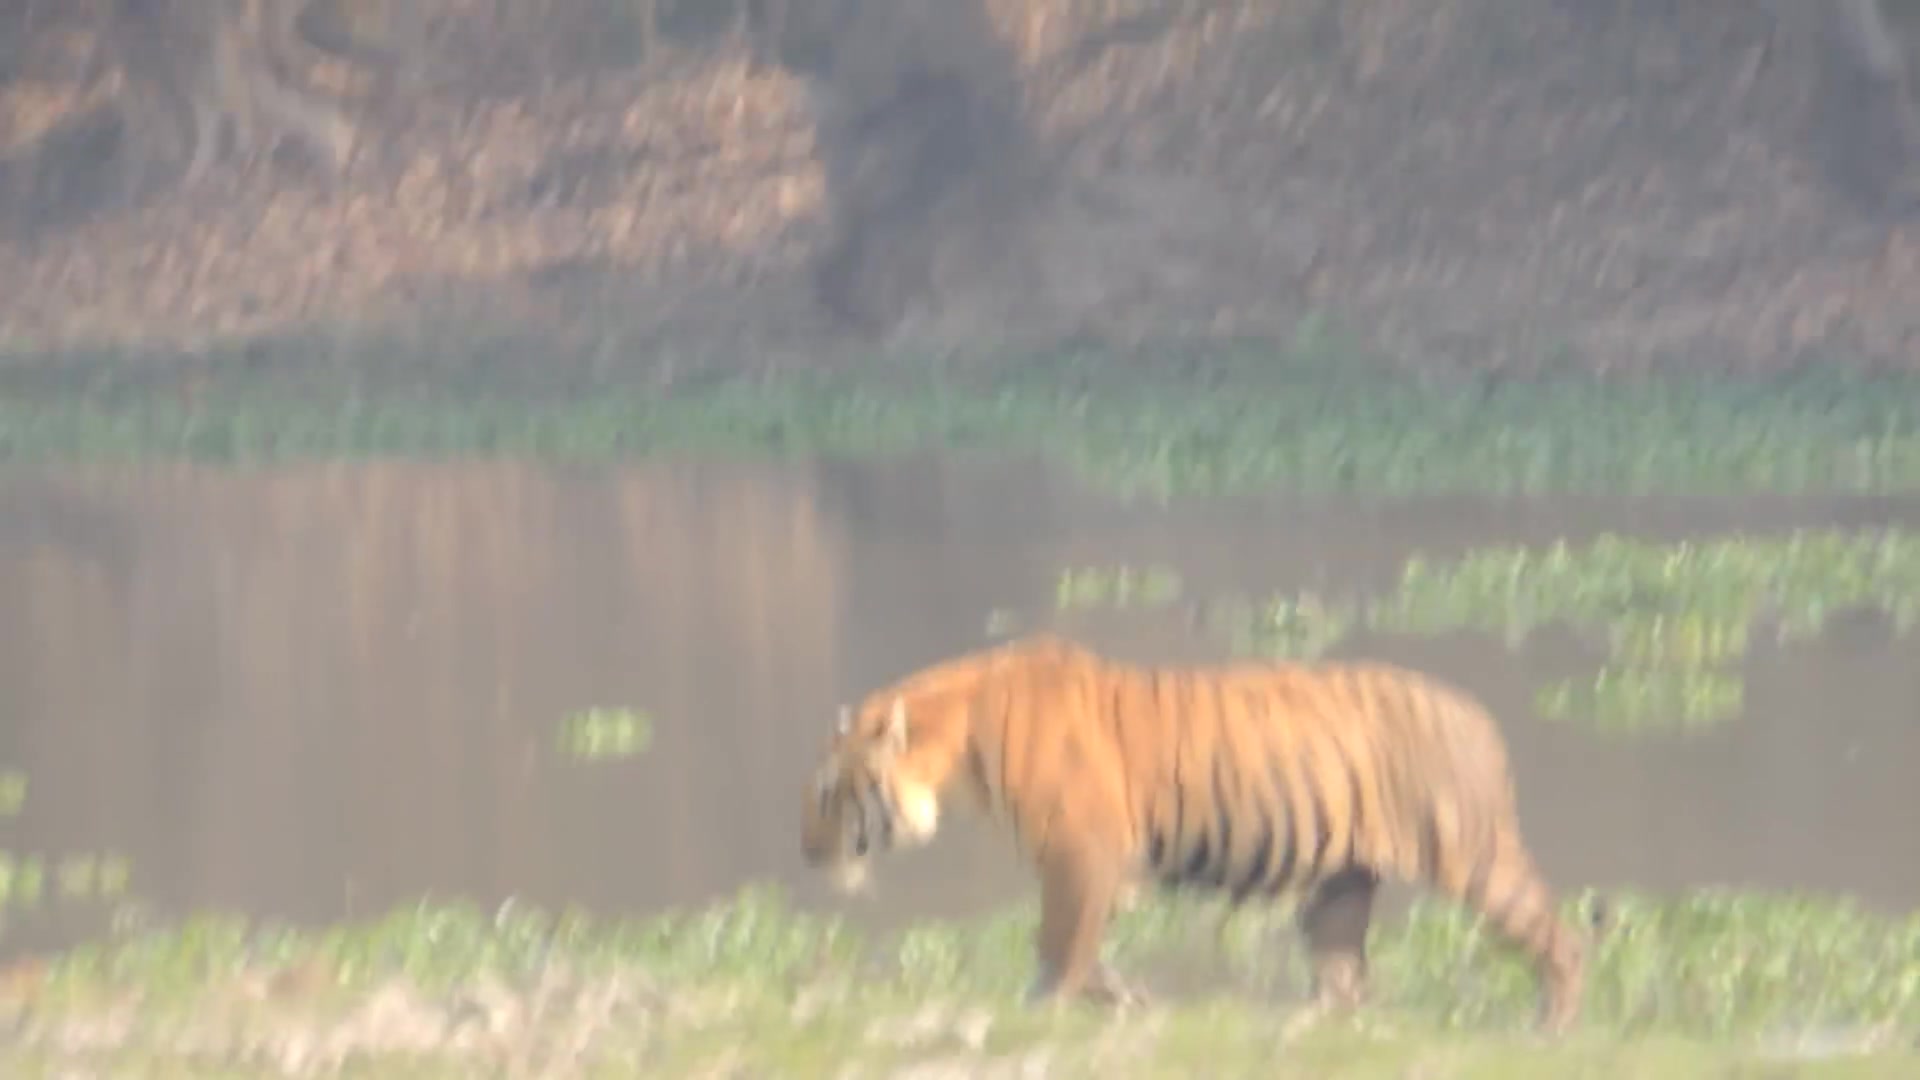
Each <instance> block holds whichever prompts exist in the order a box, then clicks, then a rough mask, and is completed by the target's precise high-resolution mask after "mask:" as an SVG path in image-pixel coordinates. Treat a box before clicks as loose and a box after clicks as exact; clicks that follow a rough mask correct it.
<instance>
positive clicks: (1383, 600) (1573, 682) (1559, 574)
mask: <svg viewBox="0 0 1920 1080" xmlns="http://www.w3.org/2000/svg"><path fill="white" fill-rule="evenodd" d="M1205 607H1206V608H1207V610H1208V612H1209V623H1210V630H1211V631H1212V632H1214V633H1218V634H1220V635H1222V636H1224V637H1226V638H1227V640H1228V641H1229V642H1230V643H1231V645H1232V647H1233V649H1234V651H1236V652H1237V653H1240V654H1242V655H1257V656H1272V657H1292V658H1302V659H1310V658H1314V657H1319V656H1321V655H1323V654H1325V653H1326V652H1327V651H1328V650H1329V649H1332V648H1333V647H1334V646H1336V645H1338V644H1339V643H1341V642H1342V641H1344V640H1346V638H1347V637H1348V636H1349V635H1351V634H1353V633H1355V632H1358V631H1375V632H1393V633H1410V634H1443V633H1449V632H1453V631H1459V630H1471V631H1482V632H1487V633H1492V634H1498V635H1500V636H1501V637H1502V638H1504V639H1505V641H1506V642H1507V643H1508V645H1509V646H1511V647H1518V646H1519V644H1520V643H1521V642H1523V641H1525V640H1526V638H1527V636H1528V635H1529V634H1531V633H1532V632H1533V631H1535V630H1537V629H1539V628H1541V627H1543V626H1546V625H1548V624H1550V623H1560V624H1565V625H1569V626H1571V627H1573V628H1574V629H1575V630H1576V631H1578V632H1581V633H1584V634H1589V635H1592V636H1593V637H1595V638H1599V639H1604V640H1605V642H1606V644H1607V653H1608V656H1607V660H1606V662H1605V664H1604V665H1602V666H1601V667H1600V668H1599V670H1598V671H1596V672H1595V673H1594V674H1593V675H1592V676H1591V677H1588V678H1582V679H1569V680H1564V681H1560V682H1556V683H1554V684H1552V685H1549V686H1547V687H1546V688H1544V689H1543V690H1542V691H1541V692H1540V694H1539V697H1538V699H1537V704H1538V706H1539V708H1540V710H1541V712H1542V713H1544V714H1545V715H1547V716H1549V717H1554V718H1559V719H1577V720H1581V721H1584V722H1586V723H1589V724H1592V725H1595V726H1597V727H1599V728H1601V729H1606V730H1625V729H1634V728H1640V727H1644V726H1648V725H1663V726H1667V727H1678V728H1697V727H1703V726H1707V725H1711V724H1714V723H1717V722H1719V721H1722V720H1725V719H1728V718H1730V717H1733V716H1737V715H1738V714H1739V712H1740V709H1741V707H1742V704H1743V685H1742V680H1741V675H1740V672H1739V671H1738V665H1739V664H1740V663H1741V662H1742V661H1743V660H1744V659H1745V657H1746V655H1747V647H1748V643H1749V639H1750V637H1751V635H1752V634H1753V632H1754V630H1755V628H1756V627H1757V626H1758V625H1760V624H1761V623H1762V621H1763V620H1764V621H1765V622H1768V623H1770V624H1771V625H1772V626H1773V628H1774V631H1775V634H1776V636H1777V637H1778V639H1779V640H1781V641H1795V640H1803V639H1807V638H1811V637H1813V636H1815V635H1817V634H1819V633H1820V632H1821V630H1822V629H1823V628H1824V627H1825V625H1826V623H1827V620H1828V619H1829V617H1831V616H1832V615H1833V614H1835V613H1837V612H1841V611H1857V610H1862V609H1865V610H1872V611H1878V612H1881V613H1883V614H1884V615H1885V616H1887V617H1888V618H1889V619H1890V620H1891V622H1892V625H1893V628H1894V630H1895V631H1896V632H1897V633H1905V632H1906V631H1908V630H1910V629H1911V628H1912V627H1913V625H1914V624H1915V623H1916V622H1917V621H1920V542H1917V541H1916V540H1915V539H1914V538H1913V537H1910V536H1908V535H1906V534H1903V533H1898V532H1893V533H1879V532H1866V533H1846V532H1803V533H1798V534H1795V535H1793V536H1790V537H1786V538H1766V537H1751V538H1749V537H1732V538H1726V539H1717V540H1710V541H1682V542H1679V543H1659V542H1652V541H1640V540H1631V539H1623V538H1619V537H1612V536H1606V537H1601V538H1600V539H1598V540H1596V541H1595V542H1594V543H1592V544H1591V545H1589V546H1586V547H1584V548H1573V547H1570V546H1568V545H1567V544H1565V543H1559V544H1554V545H1552V546H1550V547H1547V548H1543V549H1529V548H1521V547H1491V548H1481V549H1478V550H1475V551H1471V552H1468V553H1467V554H1466V555H1465V556H1463V557H1461V558H1460V559H1458V560H1454V561H1450V562H1433V561H1429V560H1427V559H1425V558H1420V557H1415V558H1412V559H1409V560H1407V562H1406V564H1405V566H1404V567H1403V568H1402V571H1401V576H1400V580H1399V582H1398V583H1397V584H1396V585H1395V587H1394V588H1393V589H1392V590H1391V591H1390V592H1388V593H1387V594H1385V595H1383V596H1376V597H1366V596H1361V595H1358V594H1356V595H1349V596H1338V597H1329V596H1327V595H1323V594H1321V593H1316V592H1301V593H1297V594H1292V595H1281V596H1277V597H1273V598H1271V599H1268V600H1265V601H1261V602H1254V601H1250V600H1247V599H1244V598H1227V599H1224V600H1219V601H1209V602H1208V603H1207V604H1206V605H1205Z"/></svg>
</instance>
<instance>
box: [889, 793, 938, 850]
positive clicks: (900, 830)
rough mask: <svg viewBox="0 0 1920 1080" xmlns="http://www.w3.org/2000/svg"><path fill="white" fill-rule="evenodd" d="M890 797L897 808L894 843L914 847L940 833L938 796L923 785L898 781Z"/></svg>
mask: <svg viewBox="0 0 1920 1080" xmlns="http://www.w3.org/2000/svg"><path fill="white" fill-rule="evenodd" d="M893 797H894V798H895V799H896V800H898V801H899V804H900V820H899V821H898V822H897V823H896V824H895V830H896V831H895V833H894V842H895V843H897V844H899V845H901V846H917V845H920V844H924V843H926V842H927V841H929V840H932V839H933V835H934V833H936V832H938V831H940V796H939V794H938V793H936V792H935V791H934V790H933V789H932V788H930V787H928V786H926V785H925V784H915V783H913V782H911V781H906V780H902V781H899V782H897V783H896V784H895V786H894V791H893Z"/></svg>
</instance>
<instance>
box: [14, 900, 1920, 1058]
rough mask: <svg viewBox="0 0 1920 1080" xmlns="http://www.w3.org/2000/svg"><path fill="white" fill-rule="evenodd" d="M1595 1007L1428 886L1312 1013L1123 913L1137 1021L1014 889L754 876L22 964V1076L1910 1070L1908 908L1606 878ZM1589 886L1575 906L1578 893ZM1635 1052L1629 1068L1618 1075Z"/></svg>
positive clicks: (1209, 912)
mask: <svg viewBox="0 0 1920 1080" xmlns="http://www.w3.org/2000/svg"><path fill="white" fill-rule="evenodd" d="M1609 899H1610V901H1611V904H1610V908H1609V912H1610V914H1609V920H1610V921H1609V923H1608V929H1607V930H1606V931H1605V932H1604V937H1603V938H1602V939H1601V942H1600V944H1599V946H1598V948H1597V949H1596V951H1595V954H1594V957H1593V961H1592V968H1591V977H1590V983H1589V992H1588V1006H1587V1013H1586V1018H1585V1020H1584V1022H1583V1024H1582V1025H1581V1028H1580V1029H1579V1030H1578V1031H1577V1032H1575V1033H1574V1034H1572V1035H1570V1036H1569V1037H1568V1038H1567V1039H1565V1040H1563V1041H1561V1042H1557V1043H1543V1042H1541V1041H1540V1040H1538V1039H1536V1038H1534V1037H1533V1036H1532V1035H1531V1034H1530V1033H1529V1029H1528V1025H1529V1022H1530V1019H1531V1016H1532V1002H1533V992H1534V987H1533V981H1532V978H1531V974H1530V972H1529V971H1528V970H1527V969H1526V967H1525V966H1524V965H1523V964H1522V963H1521V962H1520V961H1519V960H1518V959H1517V958H1515V957H1514V956H1513V955H1512V954H1511V953H1509V952H1507V951H1506V950H1505V949H1504V948H1502V947H1500V946H1499V945H1498V944H1497V943H1495V942H1494V941H1492V940H1491V939H1489V938H1487V937H1485V936H1483V935H1482V933H1481V932H1480V931H1479V929H1477V927H1476V926H1475V924H1474V922H1473V920H1472V919H1471V918H1470V917H1468V916H1467V915H1465V914H1464V913H1463V912H1461V911H1459V910H1458V909H1456V908H1454V907H1452V906H1451V905H1447V904H1444V903H1440V902H1437V901H1431V900H1418V901H1416V902H1415V905H1414V908H1413V910H1412V912H1411V914H1410V915H1409V916H1408V917H1407V918H1406V919H1405V920H1397V919H1396V920H1383V921H1382V923H1381V925H1379V926H1377V927H1376V929H1375V932H1374V940H1373V951H1372V960H1373V967H1374V980H1375V998H1376V1000H1375V1002H1374V1004H1373V1005H1372V1006H1370V1007H1369V1008H1368V1010H1366V1012H1365V1013H1363V1014H1362V1015H1360V1016H1359V1017H1357V1018H1355V1019H1353V1020H1351V1021H1347V1022H1339V1021H1329V1022H1326V1023H1322V1024H1318V1025H1307V1024H1302V1023H1300V1022H1298V1016H1299V1015H1300V1014H1299V1009H1300V1004H1301V998H1300V992H1301V991H1300V988H1301V987H1302V986H1303V985H1304V981H1303V975H1302V971H1301V968H1300V959H1299V957H1298V955H1297V950H1296V942H1295V940H1294V936H1293V934H1292V932H1291V929H1290V923H1289V922H1288V919H1287V916H1286V914H1285V913H1284V912H1260V911H1256V910H1249V911H1246V912H1243V913H1241V914H1240V915H1238V916H1236V917H1235V918H1234V919H1232V920H1231V921H1229V922H1227V923H1225V924H1224V929H1222V928H1221V927H1222V924H1221V923H1220V921H1219V909H1218V908H1217V907H1215V906H1212V905H1209V904H1205V903H1201V902H1172V901H1162V902H1155V903H1150V904H1147V905H1145V906H1143V908H1142V909H1140V910H1138V911H1136V912H1135V913H1132V914H1130V915H1128V916H1125V917H1123V918H1122V919H1121V920H1120V921H1119V923H1118V924H1117V925H1116V927H1115V930H1114V933H1113V937H1112V939H1111V955H1112V957H1113V959H1114V962H1115V963H1116V964H1117V965H1119V966H1121V967H1122V968H1123V969H1124V970H1126V971H1128V972H1129V973H1130V974H1133V975H1134V976H1135V977H1136V979H1137V981H1140V982H1142V983H1144V984H1145V985H1146V986H1148V987H1150V988H1151V991H1152V993H1153V994H1154V1001H1153V1002H1152V1003H1151V1004H1150V1005H1148V1006H1146V1007H1144V1008H1143V1009H1142V1010H1140V1011H1138V1012H1134V1013H1127V1014H1121V1015H1114V1014H1111V1013H1106V1012H1102V1011H1100V1010H1097V1009H1075V1010H1069V1011H1067V1012H1065V1013H1062V1014H1054V1015H1049V1014H1047V1013H1044V1012H1037V1011H1033V1010H1028V1009H1026V1008H1024V1007H1022V1006H1021V1005H1020V1004H1019V994H1020V990H1021V988H1022V987H1023V986H1024V985H1025V982H1026V980H1027V979H1028V978H1029V977H1030V975H1031V970H1030V969H1031V955H1030V953H1029V951H1028V950H1029V944H1028V943H1029V940H1030V939H1029V932H1030V926H1031V919H1032V917H1033V911H1032V910H1031V905H1030V904H1028V905H1021V906H1020V907H1019V908H1017V909H1016V910H1012V911H1008V912H1005V913H1002V914H999V915H995V916H991V917H987V918H983V919H978V920H974V921H970V922H957V923H925V924H918V925H915V926H912V927H909V928H908V929H906V930H905V931H903V932H900V933H896V934H888V935H884V936H881V935H864V934H861V933H858V932H856V931H855V930H854V929H852V928H851V927H850V925H849V924H847V923H846V922H843V921H841V920H839V919H835V918H831V917H824V916H820V915H810V914H805V913H802V912H799V911H796V910H795V909H793V908H791V907H789V906H788V905H787V903H786V902H785V901H784V899H783V898H782V896H781V895H780V894H779V893H778V892H774V891H769V890H765V889H757V888H756V889H749V890H747V891H745V892H743V893H742V894H740V895H739V896H738V897H737V898H735V899H733V900H731V901H727V902H723V903H719V904H716V905H714V906H712V907H710V908H707V909H703V910H696V911H688V912H684V913H680V914H676V915H665V916H660V917H655V918H648V919H637V920H629V921H623V922H599V921H594V920H590V919H588V918H586V917H584V916H581V915H578V914H558V915H556V914H550V913H542V912H537V911H533V910H530V909H527V908H521V907H516V906H509V907H508V908H506V909H504V910H502V911H500V912H498V913H496V914H492V915H489V914H487V913H484V912H479V911H475V910H472V909H470V908H464V907H459V906H451V907H436V906H431V905H425V904H423V905H421V906H420V907H417V908H410V909H407V910H403V911H399V912H396V913H394V914H392V915H390V916H388V917H387V918H384V919H381V920H377V921H372V922H364V923H359V924H352V925H340V926H333V927H329V928H325V929H319V930H293V929H288V928H285V927H275V926H271V925H248V924H245V923H242V922H240V921H237V920H222V919H217V918H212V917H202V918H197V919H194V920H191V921H189V922H187V923H186V924H184V925H182V926H179V927H177V928H174V929H170V930H166V931H160V932H153V933H148V934H141V935H126V936H123V937H122V938H121V939H120V940H117V941H115V942H112V943H108V944H103V945H98V946H88V947H85V948H81V949H77V950H74V951H72V952H69V953H67V954H65V955H63V956H61V957H59V958H56V959H54V960H53V961H51V962H50V963H47V964H44V965H37V966H35V967H33V968H31V969H28V968H17V969H15V971H14V972H13V973H12V975H11V976H10V977H9V978H8V979H7V980H6V981H5V983H4V986H3V987H0V1022H4V1023H5V1024H6V1026H7V1027H8V1028H9V1030H10V1032H11V1035H10V1038H9V1040H8V1044H9V1045H8V1048H7V1049H5V1050H0V1062H4V1063H5V1064H6V1066H7V1071H8V1073H9V1075H22V1076H24V1075H37V1074H40V1073H42V1072H60V1071H63V1070H70V1069H73V1068H82V1069H88V1070H91V1069H107V1070H109V1071H111V1070H113V1069H115V1068H118V1067H122V1066H127V1065H131V1064H132V1063H134V1062H138V1063H139V1065H140V1067H141V1068H142V1069H143V1070H145V1071H147V1072H149V1073H152V1072H153V1071H154V1070H160V1071H161V1072H163V1073H164V1074H166V1075H193V1076H203V1075H204V1076H220V1075H240V1074H242V1073H251V1072H257V1071H258V1070H260V1069H270V1070H276V1071H280V1072H284V1073H290V1074H312V1073H315V1072H326V1071H331V1070H336V1069H337V1070H339V1071H340V1073H341V1074H344V1075H354V1076H388V1075H406V1076H418V1075H443V1074H444V1075H453V1074H455V1073H457V1072H459V1071H461V1070H466V1069H472V1068H487V1067H508V1068H514V1069H519V1070H523V1072H524V1073H530V1074H536V1075H548V1074H556V1073H558V1072H565V1073H567V1074H570V1075H662V1076H664V1075H674V1076H692V1075H754V1076H762V1075H782V1076H816V1075H818V1076H826V1075H847V1072H846V1070H847V1069H849V1068H852V1069H854V1070H855V1071H856V1072H858V1073H859V1074H860V1075H916V1076H946V1075H955V1076H958V1075H1033V1074H1034V1070H1042V1071H1044V1072H1045V1074H1046V1075H1052V1076H1079V1075H1085V1076H1092V1075H1095V1074H1096V1073H1101V1074H1110V1073H1111V1071H1112V1070H1113V1069H1114V1068H1116V1067H1118V1066H1119V1064H1120V1063H1125V1064H1126V1067H1127V1074H1128V1075H1135V1076H1156V1075H1166V1076H1174V1075H1192V1070H1194V1069H1196V1068H1199V1067H1201V1066H1203V1065H1204V1066H1205V1067H1206V1068H1207V1070H1208V1072H1209V1073H1213V1074H1218V1075H1229V1076H1232V1075H1253V1074H1255V1073H1256V1072H1258V1073H1260V1074H1261V1075H1273V1070H1274V1069H1275V1068H1279V1069H1280V1070H1281V1074H1282V1075H1287V1074H1297V1075H1315V1076H1324V1075H1340V1076H1363V1077H1370V1076H1404V1075H1407V1073H1408V1071H1409V1070H1414V1071H1418V1072H1420V1073H1422V1074H1423V1075H1473V1076H1504V1075H1514V1076H1519V1075H1540V1070H1542V1069H1548V1070H1550V1071H1551V1072H1552V1074H1553V1075H1588V1074H1591V1075H1596V1076H1597V1075H1603V1072H1602V1070H1604V1075H1623V1074H1624V1075H1633V1076H1675V1077H1678V1076H1698V1075H1704V1074H1713V1073H1718V1072H1723V1071H1726V1070H1731V1069H1735V1068H1739V1067H1748V1068H1765V1069H1766V1070H1767V1072H1768V1075H1782V1076H1799V1075H1850V1076H1881V1075H1885V1076H1892V1075H1902V1073H1900V1072H1899V1070H1901V1069H1907V1070H1910V1069H1912V1068H1913V1067H1915V1066H1916V1065H1920V1056H1916V1054H1915V1046H1916V1042H1915V1040H1916V1038H1920V920H1916V919H1914V918H1912V917H1907V918H1904V919H1898V918H1887V917H1883V916H1879V915H1875V914H1870V913H1867V912H1863V911H1861V910H1859V909H1857V908H1855V907H1853V906H1851V905H1849V904H1846V903H1842V902H1830V901H1826V900H1820V899H1813V898H1805V899H1802V898H1790V897H1760V896H1745V895H1738V894H1733V893H1717V892H1702V893H1699V894H1696V895H1693V896H1689V897H1673V898H1655V897H1647V896H1637V895H1614V896H1611V897H1610V898H1609ZM1587 902H1588V901H1587V898H1585V897H1576V898H1570V899H1569V900H1568V902H1567V908H1568V912H1569V914H1570V916H1571V915H1574V914H1575V913H1576V912H1577V911H1578V910H1581V909H1583V908H1584V906H1585V904H1586V903H1587ZM1623 1070H1624V1073H1623Z"/></svg>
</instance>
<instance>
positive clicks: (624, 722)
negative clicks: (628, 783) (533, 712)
mask: <svg viewBox="0 0 1920 1080" xmlns="http://www.w3.org/2000/svg"><path fill="white" fill-rule="evenodd" d="M652 745H653V716H652V714H651V713H648V712H647V711H646V710H644V709H632V708H616V707H612V706H595V707H593V708H587V709H581V710H580V711H578V712H575V713H571V714H569V715H568V716H567V717H566V718H565V719H564V720H562V721H561V723H560V734H559V748H560V752H561V753H562V754H564V755H566V756H567V757H570V758H575V759H577V760H580V761H588V762H593V761H608V760H617V759H620V758H628V757H633V756H634V755H636V754H643V753H645V752H646V751H647V748H648V747H650V746H652Z"/></svg>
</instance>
